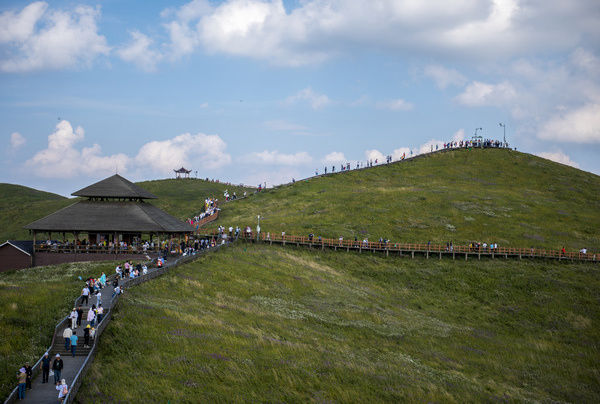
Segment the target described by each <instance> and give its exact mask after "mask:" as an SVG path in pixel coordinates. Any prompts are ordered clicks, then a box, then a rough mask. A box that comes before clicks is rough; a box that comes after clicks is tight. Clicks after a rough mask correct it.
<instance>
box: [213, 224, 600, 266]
mask: <svg viewBox="0 0 600 404" xmlns="http://www.w3.org/2000/svg"><path fill="white" fill-rule="evenodd" d="M203 235H204V236H207V237H217V236H218V234H216V232H212V233H211V232H206V231H205V232H204V234H203ZM240 239H245V240H247V241H253V242H256V241H260V242H263V243H268V244H271V245H272V244H281V245H295V246H306V247H308V248H316V249H325V248H330V249H334V250H338V249H339V250H343V251H351V250H352V251H358V252H363V251H367V252H380V253H383V254H385V255H386V256H389V255H390V254H393V255H398V256H410V257H411V258H414V257H415V255H418V256H424V257H426V258H439V259H442V257H449V258H452V259H464V260H468V259H469V258H471V259H481V258H482V257H484V258H486V257H487V258H490V259H495V258H505V259H508V258H517V259H527V258H531V259H554V260H570V261H585V262H600V254H597V253H587V254H583V253H581V252H576V251H565V252H564V253H563V252H562V251H561V250H552V249H540V248H515V247H498V248H495V249H491V248H489V247H486V248H483V247H479V248H477V247H471V246H465V245H453V246H446V245H443V244H417V243H399V242H393V241H388V242H377V241H366V242H365V241H360V240H358V241H354V240H339V239H331V238H322V239H320V240H319V239H318V238H317V237H313V238H312V239H311V238H310V237H308V236H294V235H282V234H279V235H275V234H269V233H264V232H262V233H260V235H259V237H258V238H257V237H256V235H254V234H252V233H251V234H240Z"/></svg>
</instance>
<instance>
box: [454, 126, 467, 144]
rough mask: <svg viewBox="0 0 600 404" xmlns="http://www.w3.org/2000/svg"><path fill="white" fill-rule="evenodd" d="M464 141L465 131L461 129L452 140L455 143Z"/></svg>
mask: <svg viewBox="0 0 600 404" xmlns="http://www.w3.org/2000/svg"><path fill="white" fill-rule="evenodd" d="M464 139H465V130H464V129H459V130H457V131H456V132H454V134H453V135H452V139H451V140H452V141H453V142H460V141H461V140H464Z"/></svg>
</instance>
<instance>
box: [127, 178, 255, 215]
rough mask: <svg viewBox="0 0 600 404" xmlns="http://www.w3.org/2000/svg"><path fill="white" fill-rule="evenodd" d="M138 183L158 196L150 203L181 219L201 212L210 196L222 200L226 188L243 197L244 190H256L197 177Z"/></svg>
mask: <svg viewBox="0 0 600 404" xmlns="http://www.w3.org/2000/svg"><path fill="white" fill-rule="evenodd" d="M136 184H137V185H139V186H140V187H142V188H144V189H145V190H147V191H150V192H152V193H153V194H154V195H156V196H158V199H153V200H151V201H150V203H152V204H153V205H156V206H158V207H159V208H161V209H163V210H165V211H166V212H168V213H170V214H171V215H173V216H175V217H178V218H180V219H186V218H189V217H191V216H193V215H195V214H198V213H200V212H201V211H202V210H203V209H204V200H205V199H206V198H207V197H209V196H210V197H213V198H217V199H219V200H220V201H222V200H223V199H224V198H223V192H225V190H227V191H229V195H233V193H234V192H235V193H236V195H237V196H238V197H241V196H242V195H243V194H244V191H246V192H248V193H251V192H254V188H249V187H240V186H232V185H227V184H223V183H218V182H211V181H206V180H199V179H195V178H194V179H192V178H186V179H168V180H155V181H144V182H138V183H136Z"/></svg>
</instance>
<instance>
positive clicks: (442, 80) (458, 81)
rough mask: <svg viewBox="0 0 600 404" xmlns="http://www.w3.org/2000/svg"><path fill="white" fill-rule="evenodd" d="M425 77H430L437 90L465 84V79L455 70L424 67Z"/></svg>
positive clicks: (435, 66)
mask: <svg viewBox="0 0 600 404" xmlns="http://www.w3.org/2000/svg"><path fill="white" fill-rule="evenodd" d="M425 75H426V76H428V77H431V78H432V79H433V80H434V81H435V82H436V84H437V86H438V87H439V88H442V89H444V88H446V87H448V86H459V87H461V86H463V85H465V83H466V82H467V78H466V77H465V76H463V75H462V74H460V73H459V72H458V71H457V70H454V69H447V68H445V67H443V66H438V65H429V66H426V67H425Z"/></svg>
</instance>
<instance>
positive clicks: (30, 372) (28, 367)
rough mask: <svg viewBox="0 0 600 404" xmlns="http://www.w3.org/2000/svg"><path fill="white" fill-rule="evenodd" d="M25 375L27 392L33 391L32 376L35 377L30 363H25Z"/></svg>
mask: <svg viewBox="0 0 600 404" xmlns="http://www.w3.org/2000/svg"><path fill="white" fill-rule="evenodd" d="M25 373H26V374H27V379H26V380H25V386H26V387H27V390H31V376H32V375H33V369H31V365H30V364H29V362H25Z"/></svg>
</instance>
